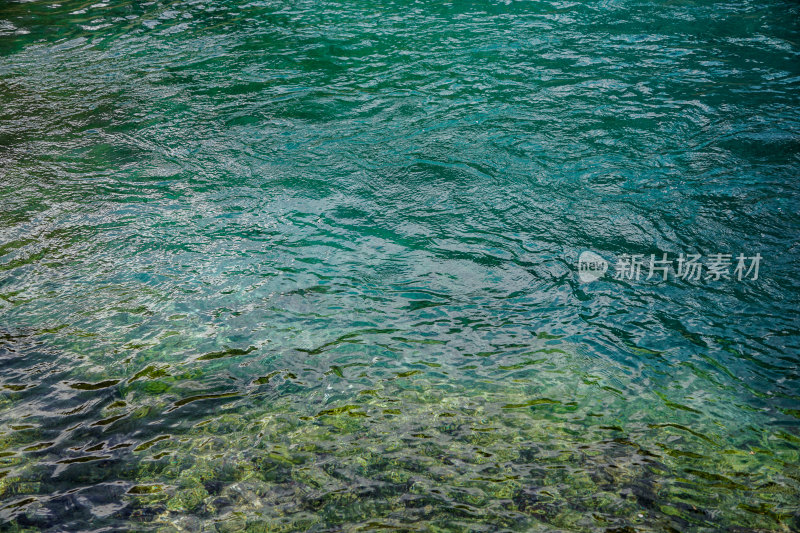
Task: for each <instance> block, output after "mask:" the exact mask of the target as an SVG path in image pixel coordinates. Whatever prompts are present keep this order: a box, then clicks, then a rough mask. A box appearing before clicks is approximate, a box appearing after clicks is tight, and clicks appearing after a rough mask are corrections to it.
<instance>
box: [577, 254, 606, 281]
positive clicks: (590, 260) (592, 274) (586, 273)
mask: <svg viewBox="0 0 800 533" xmlns="http://www.w3.org/2000/svg"><path fill="white" fill-rule="evenodd" d="M607 270H608V261H606V260H605V259H603V258H602V257H600V256H599V255H597V254H596V253H594V252H589V251H586V252H583V253H581V255H580V257H579V258H578V279H580V280H581V281H583V282H585V283H589V282H590V281H594V280H596V279H600V278H601V277H603V275H604V274H605V273H606V271H607Z"/></svg>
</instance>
